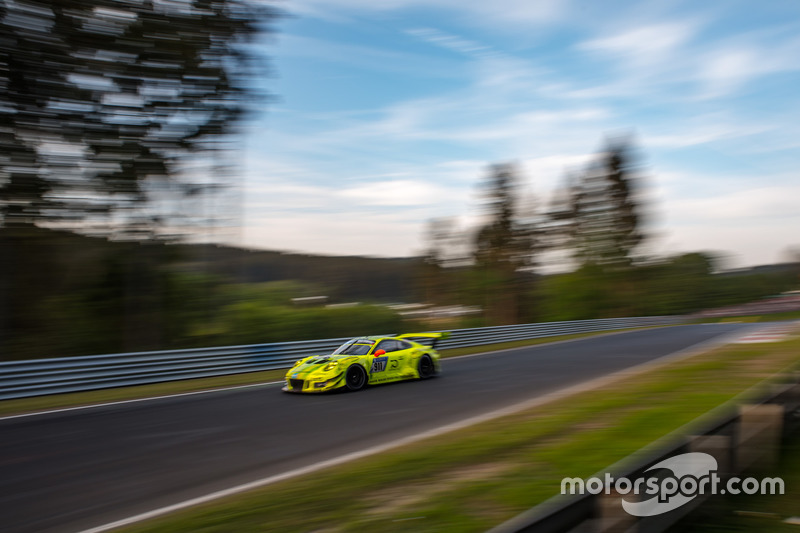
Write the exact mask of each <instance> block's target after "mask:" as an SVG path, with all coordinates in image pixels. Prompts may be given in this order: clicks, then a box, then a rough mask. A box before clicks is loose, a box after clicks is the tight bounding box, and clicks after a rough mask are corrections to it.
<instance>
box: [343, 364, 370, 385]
mask: <svg viewBox="0 0 800 533" xmlns="http://www.w3.org/2000/svg"><path fill="white" fill-rule="evenodd" d="M344 384H345V386H346V387H347V390H352V391H356V390H360V389H363V388H364V385H366V384H367V373H366V372H365V371H364V368H363V367H362V366H361V365H359V364H354V365H350V368H348V369H347V374H346V375H345V377H344Z"/></svg>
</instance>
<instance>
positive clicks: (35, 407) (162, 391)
mask: <svg viewBox="0 0 800 533" xmlns="http://www.w3.org/2000/svg"><path fill="white" fill-rule="evenodd" d="M634 329H640V328H634ZM624 331H630V330H627V329H626V330H617V331H615V332H614V333H621V332H624ZM603 334H609V332H607V331H601V332H596V333H582V334H575V335H560V336H556V337H542V338H538V339H529V340H523V341H514V342H504V343H499V344H491V345H483V346H471V347H468V348H456V349H452V350H441V351H440V353H441V355H442V357H457V356H460V355H469V354H475V353H482V352H490V351H495V350H505V349H510V348H521V347H524V346H533V345H536V344H545V343H551V342H558V341H566V340H575V339H580V338H584V337H591V336H596V335H603ZM285 375H286V369H283V370H268V371H264V372H248V373H244V374H232V375H228V376H219V377H213V378H200V379H187V380H182V381H168V382H164V383H153V384H150V385H136V386H131V387H119V388H114V389H102V390H96V391H86V392H73V393H65V394H53V395H48V396H36V397H32V398H20V399H15V400H3V401H0V416H10V415H17V414H24V413H33V412H37V411H47V410H51V409H65V408H68V407H81V406H87V405H94V404H99V403H108V402H120V401H126V400H137V399H141V398H153V397H156V396H168V395H173V394H184V393H190V392H200V391H208V390H214V389H223V388H228V387H238V386H246V385H258V384H264V383H271V382H275V381H282V380H283V378H284V376H285Z"/></svg>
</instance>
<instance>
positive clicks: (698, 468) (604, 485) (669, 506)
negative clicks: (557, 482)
mask: <svg viewBox="0 0 800 533" xmlns="http://www.w3.org/2000/svg"><path fill="white" fill-rule="evenodd" d="M662 469H664V470H670V471H671V472H672V474H671V475H667V476H657V477H656V476H655V475H652V476H651V477H647V476H643V477H639V478H637V479H635V480H633V481H631V480H630V479H628V478H625V477H622V478H619V479H614V477H613V476H612V475H611V474H609V473H606V474H605V479H600V478H597V477H592V478H589V479H587V480H583V479H581V478H564V479H563V480H561V494H586V493H589V494H601V493H603V494H612V493H616V494H619V495H620V496H622V508H623V509H625V511H627V512H628V513H629V514H631V515H633V516H655V515H659V514H663V513H667V512H669V511H672V510H673V509H677V508H678V507H680V506H682V505H684V504H686V503H689V502H690V501H692V500H693V499H694V498H696V497H697V496H702V495H706V494H734V495H736V494H783V493H784V490H785V487H784V482H783V479H781V478H779V477H765V478H763V479H761V480H758V479H755V478H752V477H748V478H744V479H742V478H738V477H731V478H729V479H728V480H727V481H725V480H723V479H722V478H721V477H720V476H719V475H717V460H716V459H714V457H713V456H711V455H709V454H707V453H697V452H693V453H684V454H682V455H677V456H675V457H670V458H669V459H665V460H664V461H661V462H660V463H657V464H655V465H653V466H651V467H650V468H648V469H647V470H646V471H645V473H646V472H650V471H653V470H662ZM626 495H628V496H629V498H630V501H629V500H628V499H626V498H625V496H626ZM631 495H632V496H633V497H631ZM648 496H649V498H648Z"/></svg>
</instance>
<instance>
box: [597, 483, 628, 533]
mask: <svg viewBox="0 0 800 533" xmlns="http://www.w3.org/2000/svg"><path fill="white" fill-rule="evenodd" d="M625 497H626V499H628V500H629V501H630V500H633V499H635V498H636V496H635V495H634V494H628V495H626V496H625ZM597 509H598V514H599V520H598V521H597V531H598V533H635V532H636V531H637V530H638V527H637V522H638V518H636V517H635V516H633V515H630V514H628V513H627V512H626V511H625V509H623V508H622V496H621V495H620V494H619V493H618V492H617V491H616V490H613V489H612V490H611V494H599V495H598V496H597Z"/></svg>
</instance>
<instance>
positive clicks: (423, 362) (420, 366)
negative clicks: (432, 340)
mask: <svg viewBox="0 0 800 533" xmlns="http://www.w3.org/2000/svg"><path fill="white" fill-rule="evenodd" d="M417 372H418V373H419V378H420V379H428V378H430V377H433V376H434V375H435V374H436V367H435V366H434V364H433V359H431V356H430V355H428V354H425V355H423V356H422V357H420V358H419V363H417Z"/></svg>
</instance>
